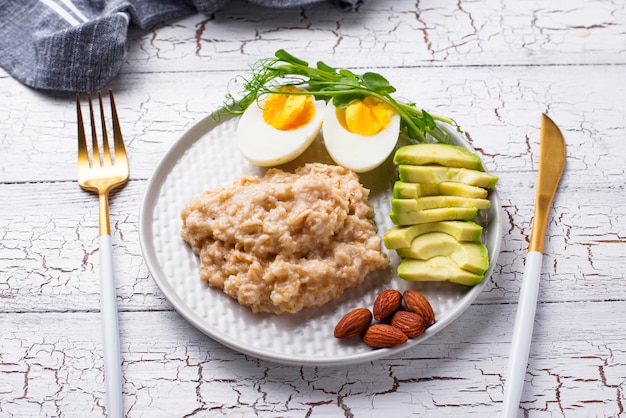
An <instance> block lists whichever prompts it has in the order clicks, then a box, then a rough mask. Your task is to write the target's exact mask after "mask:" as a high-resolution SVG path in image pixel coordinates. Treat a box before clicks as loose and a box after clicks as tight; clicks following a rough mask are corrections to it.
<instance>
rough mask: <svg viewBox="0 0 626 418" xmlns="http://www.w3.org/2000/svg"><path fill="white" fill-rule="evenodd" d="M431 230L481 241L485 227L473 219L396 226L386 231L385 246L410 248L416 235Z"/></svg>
mask: <svg viewBox="0 0 626 418" xmlns="http://www.w3.org/2000/svg"><path fill="white" fill-rule="evenodd" d="M429 232H443V233H446V234H448V235H450V236H452V237H454V238H455V239H456V240H457V241H480V237H481V235H482V233H483V227H482V226H480V225H478V224H477V223H476V222H472V221H442V222H429V223H424V224H417V225H411V226H394V227H392V228H390V229H388V230H387V232H385V235H383V242H384V244H385V247H386V248H388V249H390V250H394V249H398V248H408V247H410V246H411V242H412V241H413V239H415V237H418V236H420V235H422V234H427V233H429Z"/></svg>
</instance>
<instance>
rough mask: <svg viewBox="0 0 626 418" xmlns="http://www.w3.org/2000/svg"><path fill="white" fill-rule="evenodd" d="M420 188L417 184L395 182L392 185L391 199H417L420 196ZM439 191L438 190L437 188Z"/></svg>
mask: <svg viewBox="0 0 626 418" xmlns="http://www.w3.org/2000/svg"><path fill="white" fill-rule="evenodd" d="M419 189H420V186H419V184H417V183H407V182H404V181H396V182H395V183H394V184H393V197H397V198H399V199H417V198H418V197H419V196H420V190H419ZM437 191H439V188H437Z"/></svg>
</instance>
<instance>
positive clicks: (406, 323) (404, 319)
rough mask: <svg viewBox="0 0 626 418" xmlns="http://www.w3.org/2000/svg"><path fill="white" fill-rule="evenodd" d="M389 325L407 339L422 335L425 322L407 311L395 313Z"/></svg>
mask: <svg viewBox="0 0 626 418" xmlns="http://www.w3.org/2000/svg"><path fill="white" fill-rule="evenodd" d="M391 325H392V326H394V327H396V328H398V329H400V330H401V331H402V332H404V333H405V334H406V336H407V337H409V338H415V337H417V336H419V335H422V334H423V333H424V331H425V330H426V321H425V320H424V318H422V317H421V316H420V315H418V314H416V313H413V312H408V311H398V312H396V313H395V314H394V315H393V318H391Z"/></svg>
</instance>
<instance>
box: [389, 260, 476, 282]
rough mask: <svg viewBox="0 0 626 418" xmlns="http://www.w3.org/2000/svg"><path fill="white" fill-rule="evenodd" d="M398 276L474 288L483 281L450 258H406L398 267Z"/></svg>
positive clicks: (405, 278)
mask: <svg viewBox="0 0 626 418" xmlns="http://www.w3.org/2000/svg"><path fill="white" fill-rule="evenodd" d="M398 276H399V277H400V278H402V279H404V280H411V281H421V282H452V283H459V284H463V285H466V286H474V285H477V284H478V283H480V281H481V280H482V279H483V277H484V275H483V274H475V273H472V272H470V271H467V270H463V269H462V268H460V267H459V266H458V265H457V264H456V263H455V262H454V261H453V260H452V259H451V258H450V257H433V258H430V259H428V260H416V259H414V258H405V259H403V260H402V261H400V265H399V266H398Z"/></svg>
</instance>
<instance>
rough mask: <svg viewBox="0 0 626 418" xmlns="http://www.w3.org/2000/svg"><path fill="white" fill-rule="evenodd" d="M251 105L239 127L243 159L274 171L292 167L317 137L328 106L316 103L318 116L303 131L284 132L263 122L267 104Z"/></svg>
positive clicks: (319, 102) (238, 140) (238, 138)
mask: <svg viewBox="0 0 626 418" xmlns="http://www.w3.org/2000/svg"><path fill="white" fill-rule="evenodd" d="M264 102H265V101H264V100H261V101H259V103H254V104H252V105H250V106H249V107H248V108H247V109H246V110H245V111H244V113H243V115H241V118H240V119H239V122H238V124H237V145H238V147H239V150H240V151H241V153H242V154H243V156H244V157H245V158H246V159H247V160H248V161H250V162H251V163H253V164H256V165H258V166H261V167H271V166H276V165H280V164H285V163H288V162H290V161H292V160H294V159H295V158H297V157H298V156H299V155H300V154H302V153H303V152H304V151H306V149H307V148H308V147H309V146H310V145H311V143H312V142H313V141H314V140H315V138H316V137H317V135H318V133H319V131H320V128H321V126H322V121H323V119H324V109H325V107H326V102H324V101H323V100H313V105H314V106H315V115H314V116H313V118H312V119H311V120H310V121H309V122H308V123H307V124H305V125H302V126H301V127H299V128H296V129H291V130H286V131H282V130H280V129H276V128H274V127H273V126H272V125H270V124H268V123H267V122H265V120H264V119H263V103H264Z"/></svg>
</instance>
